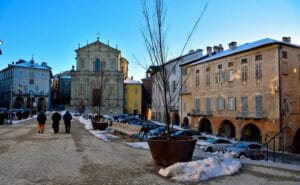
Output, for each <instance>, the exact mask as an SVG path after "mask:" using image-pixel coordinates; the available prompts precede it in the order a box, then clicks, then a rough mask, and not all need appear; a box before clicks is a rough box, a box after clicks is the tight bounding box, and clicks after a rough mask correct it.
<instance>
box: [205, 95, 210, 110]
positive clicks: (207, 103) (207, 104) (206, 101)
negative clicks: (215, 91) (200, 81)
mask: <svg viewBox="0 0 300 185" xmlns="http://www.w3.org/2000/svg"><path fill="white" fill-rule="evenodd" d="M205 108H206V112H207V113H210V111H211V109H210V98H206V99H205Z"/></svg>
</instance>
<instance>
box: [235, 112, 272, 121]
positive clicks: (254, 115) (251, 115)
mask: <svg viewBox="0 0 300 185" xmlns="http://www.w3.org/2000/svg"><path fill="white" fill-rule="evenodd" d="M236 119H240V120H249V119H253V120H262V119H267V112H266V111H262V112H238V113H237V116H236Z"/></svg>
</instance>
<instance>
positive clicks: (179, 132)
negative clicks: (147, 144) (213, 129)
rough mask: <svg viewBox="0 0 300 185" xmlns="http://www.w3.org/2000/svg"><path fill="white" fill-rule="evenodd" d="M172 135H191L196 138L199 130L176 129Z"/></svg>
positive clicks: (199, 133)
mask: <svg viewBox="0 0 300 185" xmlns="http://www.w3.org/2000/svg"><path fill="white" fill-rule="evenodd" d="M171 136H172V137H182V136H193V137H195V138H198V137H199V136H201V132H200V131H198V130H177V131H175V132H173V133H172V134H171Z"/></svg>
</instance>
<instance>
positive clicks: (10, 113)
mask: <svg viewBox="0 0 300 185" xmlns="http://www.w3.org/2000/svg"><path fill="white" fill-rule="evenodd" d="M13 91H14V87H13V86H11V87H10V110H9V119H10V124H12V117H13V115H12V114H13V112H12V108H13Z"/></svg>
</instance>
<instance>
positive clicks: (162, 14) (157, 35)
mask: <svg viewBox="0 0 300 185" xmlns="http://www.w3.org/2000/svg"><path fill="white" fill-rule="evenodd" d="M141 3H142V10H143V17H144V27H143V28H142V35H143V38H144V42H145V46H146V50H147V52H148V56H149V59H150V61H151V64H152V65H153V66H159V67H160V68H159V71H158V72H157V73H156V74H155V78H153V84H154V85H155V86H156V87H157V90H158V91H159V93H158V94H159V95H160V96H161V97H160V98H161V101H162V102H161V103H162V105H163V109H164V111H163V114H164V122H165V123H166V125H167V128H166V129H167V133H169V131H170V126H169V125H170V121H171V119H170V109H171V105H172V101H174V94H172V90H171V89H170V88H169V80H170V76H171V74H172V72H174V69H175V67H176V65H177V63H178V62H179V61H176V62H177V63H176V64H175V65H174V66H173V67H172V68H171V69H169V68H168V67H167V65H166V64H167V62H168V59H167V58H168V47H167V44H166V35H167V31H166V28H165V18H166V7H165V3H164V1H163V0H155V2H154V6H153V10H150V9H149V6H148V4H147V2H146V0H141ZM206 7H207V3H206V4H205V6H204V9H203V10H202V12H201V14H200V16H199V18H198V19H197V21H196V23H195V24H194V26H193V28H192V30H191V32H190V33H189V34H188V37H187V39H186V42H185V44H184V46H183V48H182V50H181V53H180V56H182V54H183V52H184V50H185V48H186V46H187V44H188V42H189V40H190V38H191V36H192V35H193V33H194V32H195V30H196V28H197V25H198V23H199V21H200V19H201V18H202V16H203V13H204V12H205V10H206ZM178 81H180V79H178ZM176 85H177V86H181V85H182V83H180V82H179V83H177V84H176ZM180 89H181V87H180ZM175 101H176V100H175ZM167 135H168V134H167Z"/></svg>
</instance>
